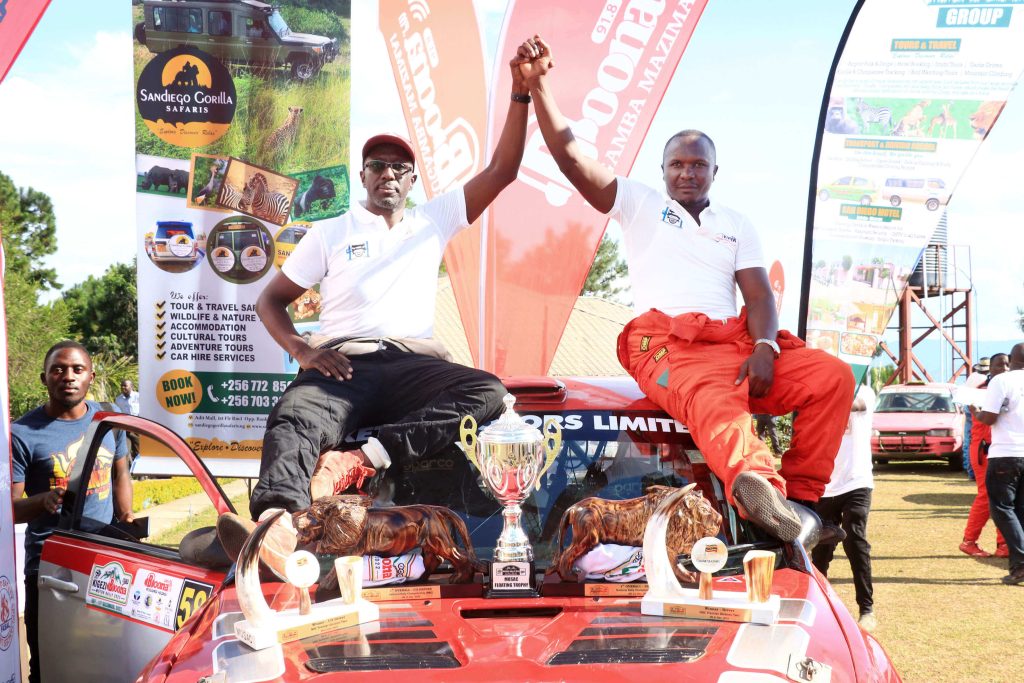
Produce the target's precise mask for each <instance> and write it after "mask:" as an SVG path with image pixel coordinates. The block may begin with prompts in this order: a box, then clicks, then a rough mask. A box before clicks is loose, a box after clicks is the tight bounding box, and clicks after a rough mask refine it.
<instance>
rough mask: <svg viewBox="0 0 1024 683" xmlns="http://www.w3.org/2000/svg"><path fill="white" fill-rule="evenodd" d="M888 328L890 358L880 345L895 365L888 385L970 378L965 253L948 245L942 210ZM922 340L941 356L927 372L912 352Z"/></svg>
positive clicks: (969, 287) (970, 294) (970, 297)
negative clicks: (894, 341)
mask: <svg viewBox="0 0 1024 683" xmlns="http://www.w3.org/2000/svg"><path fill="white" fill-rule="evenodd" d="M915 311H917V314H916V315H915V314H914V312H915ZM889 329H898V330H899V342H898V348H897V349H896V353H895V354H894V353H893V351H892V349H890V348H889V346H888V345H887V344H886V342H884V341H883V342H881V344H880V346H881V348H882V350H883V352H884V353H886V354H887V355H888V356H889V358H891V359H892V361H893V362H894V363H895V364H896V372H895V374H893V376H892V378H891V379H890V380H889V383H890V384H891V383H894V382H899V383H903V384H905V383H907V382H910V381H924V382H955V381H956V379H957V378H958V377H961V376H966V375H968V374H970V372H971V368H972V366H973V365H974V361H973V358H972V356H971V354H972V353H973V349H974V290H973V284H972V280H971V251H970V247H969V246H967V245H954V246H952V247H951V246H950V244H949V236H948V224H947V220H946V210H945V209H943V210H942V217H941V218H940V219H939V223H938V225H937V226H936V227H935V232H934V233H933V235H932V239H931V240H930V241H929V242H928V245H927V246H926V247H925V249H924V251H923V252H922V254H921V259H920V260H919V261H918V264H917V268H916V269H915V270H914V273H913V275H911V277H910V280H909V282H908V285H907V288H906V289H905V290H904V292H903V295H902V296H901V297H900V300H899V305H898V308H897V312H896V315H895V316H893V319H892V320H891V321H890V325H889ZM926 340H928V341H930V340H938V343H939V345H940V348H941V352H940V354H939V361H938V365H937V366H936V365H935V363H934V362H933V363H932V364H933V367H926V362H925V359H924V358H922V357H921V355H923V354H916V353H915V352H914V350H915V348H917V347H918V346H919V345H920V344H921V343H923V342H925V341H926Z"/></svg>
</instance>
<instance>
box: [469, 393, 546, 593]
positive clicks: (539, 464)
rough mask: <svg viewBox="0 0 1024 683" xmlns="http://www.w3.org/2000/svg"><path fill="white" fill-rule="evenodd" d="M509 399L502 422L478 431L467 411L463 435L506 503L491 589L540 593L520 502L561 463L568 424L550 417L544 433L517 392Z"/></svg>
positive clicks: (472, 456)
mask: <svg viewBox="0 0 1024 683" xmlns="http://www.w3.org/2000/svg"><path fill="white" fill-rule="evenodd" d="M503 400H504V402H505V412H504V413H503V414H502V415H501V417H500V418H498V420H497V421H495V422H494V423H493V424H491V425H490V426H488V427H487V428H486V429H484V430H483V431H481V432H480V434H479V436H478V435H477V433H476V428H477V425H476V420H475V419H473V417H472V416H471V415H467V416H466V417H464V418H463V419H462V427H461V429H460V430H459V437H460V441H461V443H462V447H463V450H464V451H465V453H466V457H467V458H469V460H470V462H472V463H473V464H474V465H475V466H476V468H477V469H478V470H480V474H481V475H482V477H483V480H484V483H485V484H486V485H487V488H489V489H490V490H491V492H492V493H493V494H494V497H495V498H496V499H497V500H498V502H500V503H501V504H502V505H503V506H504V508H503V509H502V516H503V517H504V519H505V526H504V528H503V529H502V531H501V535H500V536H499V537H498V541H497V543H496V544H495V548H494V562H493V563H492V564H491V571H490V574H489V577H488V581H489V586H490V594H491V595H494V596H503V595H504V596H521V595H531V594H532V595H536V577H535V576H534V571H533V546H531V545H530V539H529V538H528V537H527V535H526V532H525V531H524V530H523V527H522V522H521V518H522V514H523V511H522V508H520V505H521V504H522V502H523V501H524V500H526V498H527V496H529V495H530V491H531V490H532V489H534V488H538V489H539V488H540V479H541V476H543V474H544V473H545V472H546V471H547V470H548V468H549V467H551V465H552V464H553V463H554V462H555V457H556V456H557V455H558V452H559V450H560V448H561V445H562V428H561V427H560V426H559V425H558V423H557V422H556V421H554V420H552V419H549V420H548V421H547V422H546V423H545V424H544V433H543V434H542V433H541V431H540V430H539V429H537V428H536V427H531V426H530V425H529V424H528V423H526V422H525V421H523V419H522V418H521V417H519V415H518V414H516V411H515V410H513V409H512V406H513V404H514V403H515V402H516V398H515V396H513V395H512V394H507V395H506V396H505V398H504V399H503Z"/></svg>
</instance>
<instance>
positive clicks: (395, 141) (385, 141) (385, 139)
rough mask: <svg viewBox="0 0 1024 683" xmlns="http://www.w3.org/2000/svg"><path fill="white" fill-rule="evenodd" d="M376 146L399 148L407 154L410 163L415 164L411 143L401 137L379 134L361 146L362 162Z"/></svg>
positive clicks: (414, 154) (392, 134)
mask: <svg viewBox="0 0 1024 683" xmlns="http://www.w3.org/2000/svg"><path fill="white" fill-rule="evenodd" d="M378 145H395V146H397V147H401V148H402V149H404V150H405V151H406V152H407V153H408V154H409V158H410V159H412V162H413V163H416V153H415V152H413V151H412V143H411V142H409V141H408V140H406V139H405V138H403V137H402V136H401V135H395V134H394V133H380V134H378V135H374V136H372V137H371V138H370V139H369V140H367V141H366V142H365V143H364V144H363V161H366V155H367V153H369V151H370V150H371V149H373V148H374V147H376V146H378Z"/></svg>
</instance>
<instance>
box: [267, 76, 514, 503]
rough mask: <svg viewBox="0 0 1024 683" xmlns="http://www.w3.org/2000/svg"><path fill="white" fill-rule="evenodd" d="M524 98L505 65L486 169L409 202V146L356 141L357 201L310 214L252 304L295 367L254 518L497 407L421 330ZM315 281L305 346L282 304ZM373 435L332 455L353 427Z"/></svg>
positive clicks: (418, 447)
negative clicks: (501, 121) (316, 312)
mask: <svg viewBox="0 0 1024 683" xmlns="http://www.w3.org/2000/svg"><path fill="white" fill-rule="evenodd" d="M529 102H530V98H529V95H528V94H527V90H526V86H525V84H524V83H523V80H522V78H521V77H519V74H518V71H517V70H516V69H514V68H513V84H512V102H511V103H510V105H509V110H508V115H507V118H506V120H505V125H504V128H503V130H502V133H501V137H500V139H499V140H498V144H497V146H496V148H495V150H494V154H493V156H492V158H491V161H490V164H488V166H487V167H486V168H485V169H484V170H483V171H481V172H480V173H479V174H478V175H476V176H474V177H473V178H471V179H470V180H469V181H468V182H467V183H466V184H465V185H464V186H463V187H459V188H456V189H454V190H451V191H449V192H447V193H445V194H443V195H440V196H438V197H435V198H434V199H432V200H431V201H429V202H427V203H425V204H423V205H421V206H417V207H415V208H413V209H407V208H406V206H405V200H406V196H407V195H408V194H409V191H410V190H411V189H412V187H413V184H414V183H415V182H416V172H415V155H414V153H413V149H412V146H411V145H410V144H409V142H408V141H406V140H404V139H403V138H401V137H399V136H396V135H386V134H385V135H375V136H373V137H371V138H370V139H369V140H367V141H366V144H364V145H363V149H362V162H363V167H362V169H361V170H360V172H359V177H360V179H361V180H362V184H363V187H364V188H365V189H366V193H367V197H366V201H365V202H360V203H359V204H356V205H354V206H353V207H352V209H351V210H350V211H349V212H348V213H346V214H345V215H343V216H341V217H339V218H337V219H333V220H327V221H323V222H321V223H317V224H316V225H315V226H314V227H313V228H312V229H311V230H310V231H309V232H308V233H307V234H306V236H305V237H303V239H302V241H301V242H299V244H298V245H297V246H296V247H295V250H294V251H293V252H292V254H291V255H290V256H289V257H288V260H287V261H285V263H284V265H283V267H282V268H281V272H280V273H278V275H277V276H276V277H275V278H274V280H273V281H272V282H271V283H270V284H269V285H268V286H267V288H266V289H265V290H264V291H263V293H262V294H261V295H260V298H259V300H258V301H257V304H256V310H257V312H258V313H259V316H260V319H261V320H262V321H263V324H264V325H266V327H267V330H268V331H269V332H270V334H271V336H273V337H274V339H275V340H276V341H277V343H278V344H280V345H281V347H282V348H283V349H284V350H285V351H287V352H288V353H289V354H290V355H291V356H292V357H293V358H295V359H296V361H297V362H298V364H299V366H300V367H301V368H302V371H301V372H300V373H299V375H298V376H297V377H296V378H295V381H293V382H292V383H291V385H290V386H289V387H288V390H287V391H285V393H284V395H283V396H282V397H281V400H280V401H279V402H278V403H277V405H276V406H275V407H274V409H273V411H272V412H271V414H270V417H269V419H268V421H267V431H266V434H265V436H264V441H263V456H262V460H261V463H260V479H259V483H258V484H257V485H256V487H255V489H254V490H253V495H252V500H251V502H250V507H249V509H250V512H251V513H252V516H253V518H254V519H256V518H258V517H259V516H260V514H261V513H263V512H264V511H266V510H268V509H270V508H284V509H286V510H288V511H289V512H295V511H297V510H301V509H304V508H306V507H308V506H309V504H310V501H311V500H315V499H317V498H320V497H322V496H326V495H333V494H336V493H340V492H341V491H344V490H345V489H347V488H349V487H350V486H351V485H353V484H355V485H356V486H357V487H358V486H361V485H362V483H363V480H364V479H365V478H367V477H370V476H372V475H373V474H374V473H375V472H377V471H380V470H382V469H386V468H388V467H390V466H391V465H392V463H397V464H400V465H412V464H414V462H415V461H416V460H417V459H420V458H424V457H428V456H431V455H434V454H436V453H438V452H440V451H441V450H442V449H444V448H445V447H447V446H449V445H451V444H452V443H453V442H454V441H455V439H456V435H457V433H458V425H459V423H460V422H461V420H462V418H463V417H464V416H465V415H472V416H473V417H475V418H476V420H477V421H478V422H479V423H483V422H486V421H488V420H490V419H492V418H493V417H495V416H497V414H499V413H500V410H501V407H502V403H501V399H502V397H503V396H504V395H505V394H506V393H507V392H506V390H505V388H504V387H503V386H502V385H501V382H499V381H498V379H497V378H496V377H495V376H494V375H492V374H490V373H487V372H483V371H480V370H476V369H474V368H470V367H466V366H463V365H458V364H455V363H452V362H450V360H449V359H450V357H449V356H448V354H447V352H446V351H445V350H444V348H443V346H441V345H440V343H438V342H435V341H434V340H433V339H431V336H432V334H433V322H434V296H435V292H436V289H437V272H438V267H439V265H440V263H441V258H442V255H443V254H444V249H445V245H447V244H448V241H449V240H450V239H451V238H452V237H454V236H455V234H456V233H458V232H459V231H460V230H462V229H464V228H466V227H468V226H469V225H470V224H471V223H472V222H473V221H475V220H476V219H477V218H478V217H479V216H480V214H481V213H482V212H483V211H484V209H485V208H487V206H488V205H489V204H490V203H491V202H492V201H493V200H494V198H495V197H497V195H498V193H499V192H501V190H502V189H504V188H505V187H506V186H507V185H508V184H509V183H511V182H512V181H513V180H515V178H516V175H517V174H518V171H519V164H520V162H521V160H522V157H523V146H524V143H525V136H526V119H527V111H528V106H527V105H528V104H529ZM316 284H319V285H320V295H321V297H322V309H321V313H320V334H319V335H318V336H317V337H316V338H314V339H312V340H310V343H307V341H306V340H305V339H303V337H301V336H300V335H299V334H298V332H297V331H296V329H295V326H294V324H293V323H292V321H291V319H290V318H289V317H288V312H287V306H288V305H289V304H290V303H291V302H292V301H294V300H295V299H297V298H298V297H299V296H300V295H302V294H303V293H304V292H305V291H306V290H307V289H309V288H310V287H312V286H314V285H316ZM370 426H375V427H377V435H376V437H374V438H371V439H369V441H368V442H366V444H365V445H364V446H362V447H361V448H354V449H350V450H340V449H341V448H343V443H344V439H345V437H346V436H347V435H348V434H349V433H351V432H353V431H355V430H357V429H359V428H363V427H370Z"/></svg>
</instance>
